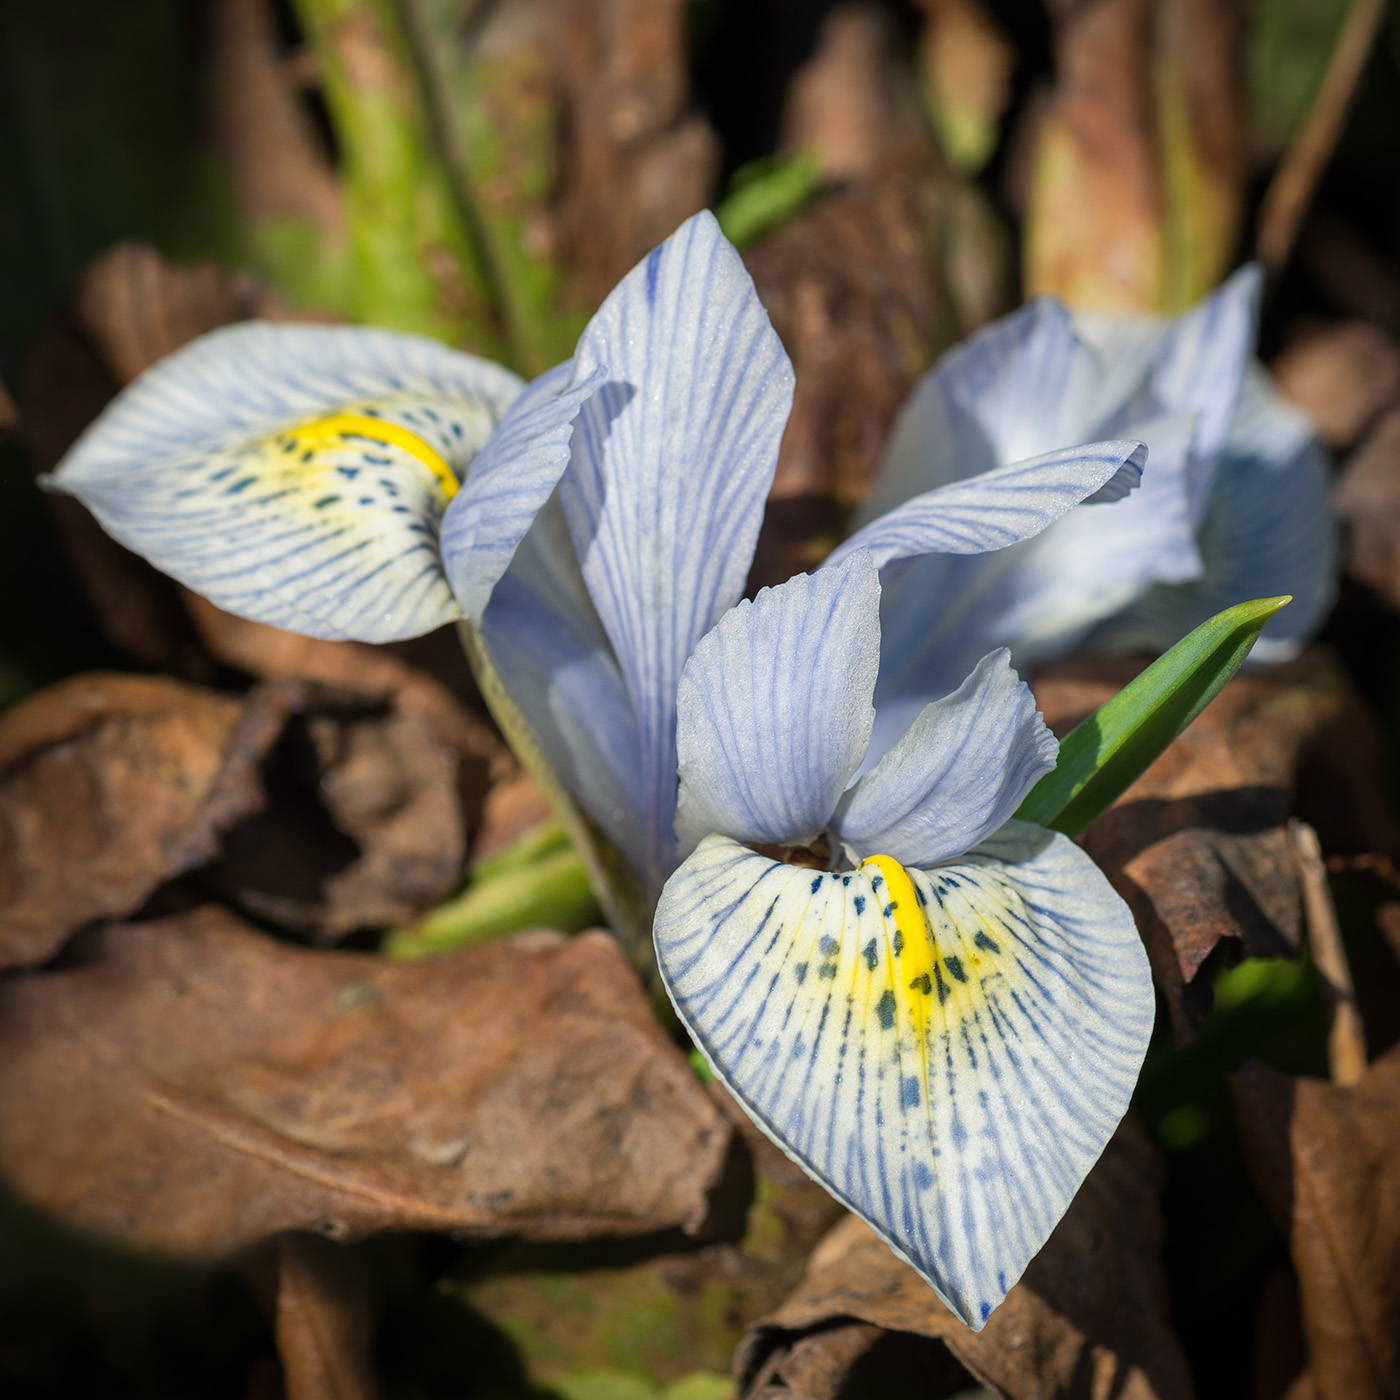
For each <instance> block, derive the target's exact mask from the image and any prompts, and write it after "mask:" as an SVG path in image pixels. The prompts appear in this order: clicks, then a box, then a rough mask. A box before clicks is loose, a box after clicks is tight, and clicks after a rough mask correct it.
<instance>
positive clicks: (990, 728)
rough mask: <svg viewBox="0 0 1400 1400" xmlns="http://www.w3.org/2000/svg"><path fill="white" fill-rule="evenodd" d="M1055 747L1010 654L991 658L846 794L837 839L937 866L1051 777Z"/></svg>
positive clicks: (974, 840)
mask: <svg viewBox="0 0 1400 1400" xmlns="http://www.w3.org/2000/svg"><path fill="white" fill-rule="evenodd" d="M1059 747H1060V746H1059V744H1058V743H1057V742H1056V740H1055V736H1054V735H1053V734H1052V733H1051V732H1050V731H1049V730H1048V729H1047V728H1046V727H1045V721H1044V720H1043V719H1042V718H1041V716H1040V712H1039V711H1038V710H1037V709H1036V707H1035V697H1034V696H1033V695H1032V694H1031V692H1030V687H1029V686H1027V685H1026V683H1025V682H1024V681H1023V680H1022V679H1021V678H1020V677H1019V676H1018V675H1017V674H1016V672H1015V671H1013V670H1012V669H1011V655H1010V653H1009V652H1008V651H1006V650H1005V649H1004V648H1003V649H1002V650H1001V651H995V652H993V653H992V654H991V655H990V656H984V657H983V658H982V660H981V661H980V662H979V663H978V666H977V669H976V670H975V671H974V672H973V673H972V674H971V675H970V676H969V677H968V678H967V679H966V680H965V681H964V682H963V683H962V685H960V686H959V687H958V688H957V690H955V691H954V692H953V693H952V694H951V695H949V696H946V697H945V698H944V699H942V700H937V701H935V702H934V703H933V704H931V705H925V706H924V708H923V710H922V711H921V712H920V714H919V715H918V717H917V718H916V719H915V720H914V722H913V724H911V725H910V726H909V728H908V729H907V730H906V731H905V733H904V734H903V735H902V736H901V737H900V738H899V739H897V740H896V741H895V742H894V744H893V745H892V746H891V747H890V748H889V750H888V751H887V752H886V753H885V755H884V757H883V758H881V759H880V761H879V763H877V764H876V765H875V766H874V767H873V768H872V769H871V771H870V772H868V773H866V774H865V776H864V777H862V778H861V779H860V780H859V781H858V782H857V783H856V784H855V786H854V787H853V788H851V790H850V791H849V792H847V793H846V795H845V796H844V797H843V798H842V799H841V805H840V807H838V808H837V812H836V821H835V828H836V831H837V833H838V834H839V835H840V836H841V839H842V840H843V841H845V842H847V843H848V844H849V845H851V846H853V847H855V848H856V849H857V850H860V851H880V852H881V853H882V854H884V855H888V856H892V857H893V858H894V859H895V860H897V861H899V862H900V863H901V864H903V865H919V866H928V865H936V864H937V863H938V862H939V861H941V860H947V859H949V857H951V856H955V855H957V854H959V853H960V852H962V851H966V850H970V849H971V848H972V847H973V846H975V845H976V844H977V843H978V842H979V841H981V840H983V839H984V838H985V837H987V836H990V835H991V834H992V832H994V831H996V830H997V828H998V827H1000V826H1001V825H1002V824H1003V823H1004V822H1005V821H1006V820H1007V819H1008V818H1009V817H1010V816H1011V815H1012V813H1014V812H1015V810H1016V809H1017V807H1019V806H1020V805H1021V799H1022V798H1023V797H1025V795H1026V794H1027V793H1028V792H1029V791H1030V790H1031V789H1032V788H1033V787H1034V786H1035V785H1036V783H1037V782H1039V781H1040V779H1041V777H1043V776H1044V775H1045V774H1046V773H1049V772H1050V771H1051V770H1052V769H1053V768H1054V767H1055V755H1056V754H1057V753H1058V752H1059ZM715 829H716V830H724V828H722V827H716V828H715ZM732 834H739V833H732Z"/></svg>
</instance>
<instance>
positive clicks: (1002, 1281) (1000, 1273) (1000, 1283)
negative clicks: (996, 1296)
mask: <svg viewBox="0 0 1400 1400" xmlns="http://www.w3.org/2000/svg"><path fill="white" fill-rule="evenodd" d="M997 1287H998V1288H1000V1289H1001V1291H1002V1292H1003V1293H1005V1292H1006V1270H1005V1269H998V1270H997Z"/></svg>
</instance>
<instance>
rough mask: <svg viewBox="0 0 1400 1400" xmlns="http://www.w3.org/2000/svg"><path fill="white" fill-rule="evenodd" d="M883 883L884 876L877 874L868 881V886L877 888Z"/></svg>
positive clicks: (873, 888)
mask: <svg viewBox="0 0 1400 1400" xmlns="http://www.w3.org/2000/svg"><path fill="white" fill-rule="evenodd" d="M884 883H885V877H884V876H883V875H877V876H875V878H874V879H873V880H871V882H870V888H871V889H872V890H878V889H879V888H880V886H881V885H883V884H884Z"/></svg>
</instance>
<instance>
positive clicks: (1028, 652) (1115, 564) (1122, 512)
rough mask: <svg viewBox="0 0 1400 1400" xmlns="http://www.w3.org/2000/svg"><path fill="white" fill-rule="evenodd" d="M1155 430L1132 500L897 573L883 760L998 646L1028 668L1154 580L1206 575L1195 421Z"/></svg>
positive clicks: (880, 720) (888, 598)
mask: <svg viewBox="0 0 1400 1400" xmlns="http://www.w3.org/2000/svg"><path fill="white" fill-rule="evenodd" d="M1146 426H1147V427H1148V428H1149V429H1150V431H1151V433H1152V437H1153V441H1154V443H1155V444H1156V445H1155V446H1154V447H1153V449H1152V456H1151V457H1150V459H1149V464H1148V468H1147V470H1146V471H1145V472H1144V474H1143V479H1142V485H1141V486H1140V487H1139V488H1138V490H1136V491H1135V492H1133V494H1132V495H1131V496H1130V497H1128V499H1126V500H1124V501H1120V502H1118V503H1117V504H1114V505H1111V506H1107V507H1103V506H1094V507H1093V508H1092V509H1083V510H1071V511H1069V512H1068V513H1067V514H1066V515H1064V516H1063V517H1062V518H1061V519H1059V520H1057V521H1055V522H1054V523H1053V524H1052V525H1050V526H1049V527H1048V528H1047V529H1046V530H1045V531H1044V532H1042V533H1041V534H1039V535H1037V536H1036V537H1035V538H1033V539H1030V540H1026V541H1024V542H1022V543H1020V544H1014V545H1012V546H1010V547H1009V548H1007V549H1005V550H1000V551H997V552H994V553H990V554H978V555H946V554H943V555H940V554H930V555H925V556H922V557H920V558H917V559H910V560H907V561H905V562H904V563H901V564H897V565H895V566H894V567H892V568H890V569H887V570H886V571H885V573H884V575H883V576H882V580H881V581H882V583H883V586H884V595H883V597H882V598H881V606H880V618H881V626H882V628H883V631H884V648H883V652H882V655H881V664H880V681H879V685H878V687H877V689H876V695H875V705H876V709H877V711H878V714H877V718H876V723H875V738H874V740H873V742H872V747H871V752H872V755H873V756H875V757H878V756H879V754H881V753H883V752H884V750H885V749H886V748H887V747H888V746H889V745H890V744H891V743H893V742H894V740H895V739H896V738H897V737H898V735H899V734H901V733H902V732H903V731H904V729H905V727H906V726H907V725H908V724H910V723H911V722H912V720H913V717H914V716H915V715H916V714H917V713H918V711H919V710H920V708H922V706H923V705H924V704H925V703H926V702H927V700H928V699H929V697H930V696H939V695H946V694H947V693H948V692H949V691H950V690H952V689H953V688H954V687H955V686H957V685H959V684H961V682H962V679H963V678H964V677H965V676H966V675H967V674H968V672H969V671H970V670H971V669H972V667H973V666H975V665H976V664H977V662H978V661H979V660H980V658H982V657H983V656H985V655H986V654H987V653H988V652H989V651H992V650H993V649H995V648H996V647H1000V646H1007V647H1010V648H1011V659H1012V664H1013V665H1014V666H1016V667H1017V668H1018V669H1021V670H1022V671H1024V670H1025V669H1026V668H1028V667H1030V666H1032V665H1034V664H1035V663H1036V662H1038V661H1042V660H1045V659H1047V658H1052V657H1055V656H1060V655H1064V654H1065V653H1067V652H1069V651H1071V650H1072V649H1073V648H1074V647H1075V646H1077V645H1078V644H1079V643H1080V642H1081V641H1083V639H1084V638H1085V637H1086V636H1087V635H1088V634H1089V632H1090V631H1091V629H1092V628H1093V627H1094V626H1096V625H1097V624H1098V623H1100V622H1102V621H1103V619H1104V618H1106V617H1109V616H1111V615H1113V614H1114V613H1116V612H1117V611H1119V610H1120V609H1122V608H1125V607H1127V606H1129V605H1130V604H1132V603H1133V602H1134V601H1136V600H1137V599H1138V598H1140V597H1141V596H1142V595H1143V593H1144V592H1145V591H1147V590H1148V589H1150V588H1151V587H1152V586H1153V585H1154V584H1157V583H1160V582H1164V581H1170V582H1179V581H1181V580H1185V579H1192V578H1196V577H1198V576H1199V574H1200V572H1201V569H1202V567H1203V566H1202V562H1201V557H1200V553H1199V551H1198V548H1197V544H1196V538H1195V532H1194V531H1193V529H1192V526H1191V519H1190V514H1189V511H1188V508H1187V498H1186V491H1185V488H1184V481H1185V474H1186V470H1187V456H1188V453H1189V450H1190V445H1191V441H1192V436H1193V433H1194V429H1195V424H1194V420H1193V419H1190V418H1183V417H1178V418H1175V419H1166V420H1160V421H1158V422H1155V423H1151V424H1148V425H1146Z"/></svg>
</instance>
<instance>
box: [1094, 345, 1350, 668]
mask: <svg viewBox="0 0 1400 1400" xmlns="http://www.w3.org/2000/svg"><path fill="white" fill-rule="evenodd" d="M1330 485H1331V472H1330V469H1329V466H1328V461H1327V454H1326V452H1324V451H1323V449H1322V446H1321V444H1320V443H1318V441H1317V439H1316V438H1315V437H1314V436H1313V435H1312V430H1311V428H1310V426H1309V425H1308V422H1307V420H1306V419H1305V418H1304V417H1303V415H1302V414H1300V413H1299V412H1298V411H1297V410H1296V409H1295V408H1293V407H1292V406H1291V405H1290V404H1288V403H1287V402H1286V401H1285V400H1284V399H1283V398H1282V397H1281V396H1280V395H1279V394H1278V392H1277V391H1276V390H1274V389H1273V387H1272V386H1271V384H1270V383H1269V380H1268V377H1267V376H1266V375H1265V374H1264V372H1263V371H1262V370H1260V369H1258V368H1257V367H1251V369H1250V371H1249V373H1248V374H1247V375H1246V376H1245V380H1244V383H1243V385H1242V388H1241V392H1240V396H1239V400H1238V402H1237V404H1236V412H1235V417H1234V419H1233V421H1232V425H1231V430H1230V436H1229V438H1228V440H1227V441H1226V444H1225V448H1224V451H1223V453H1222V454H1221V459H1220V467H1219V472H1218V475H1217V477H1216V482H1215V488H1214V490H1213V491H1212V492H1211V496H1210V501H1209V504H1208V506H1207V509H1206V516H1205V520H1204V521H1203V522H1202V525H1201V530H1200V548H1201V556H1202V559H1203V567H1202V570H1201V573H1200V576H1199V577H1198V578H1196V579H1195V580H1194V581H1190V582H1185V583H1182V584H1179V585H1177V586H1174V587H1173V586H1165V585H1164V586H1162V587H1158V588H1154V589H1152V590H1151V591H1150V592H1148V593H1147V594H1145V595H1144V596H1143V597H1142V599H1141V600H1140V601H1139V602H1138V603H1136V604H1135V605H1134V606H1133V607H1131V608H1128V609H1126V610H1125V611H1124V612H1122V613H1121V614H1119V615H1118V616H1115V617H1113V618H1111V619H1110V620H1108V621H1105V622H1104V623H1103V624H1102V625H1101V626H1100V627H1099V628H1098V629H1096V630H1095V631H1094V632H1093V633H1091V634H1090V637H1089V645H1090V646H1092V647H1094V648H1096V649H1099V650H1109V651H1141V650H1146V651H1162V650H1165V649H1166V648H1167V647H1169V646H1172V645H1173V644H1174V643H1176V642H1178V641H1180V640H1181V638H1182V637H1184V636H1185V635H1186V634H1187V633H1188V632H1190V631H1191V629H1192V628H1194V627H1197V626H1199V625H1200V624H1201V623H1202V622H1204V621H1205V620H1206V619H1207V618H1208V617H1213V616H1214V615H1215V614H1216V613H1218V612H1220V611H1221V610H1222V609H1224V608H1228V607H1231V606H1232V605H1233V604H1235V603H1241V602H1244V601H1245V600H1246V599H1247V598H1267V597H1273V596H1276V595H1278V594H1281V593H1289V594H1292V596H1293V602H1292V603H1291V604H1290V605H1289V606H1288V607H1286V608H1284V609H1283V611H1282V612H1281V613H1279V615H1278V616H1277V617H1276V618H1273V619H1271V620H1270V622H1269V624H1268V626H1266V627H1265V629H1264V632H1263V635H1262V636H1261V637H1260V638H1259V640H1258V641H1257V642H1256V643H1255V644H1254V650H1253V652H1252V653H1251V655H1250V660H1251V661H1256V662H1258V661H1264V662H1268V661H1283V660H1287V659H1288V658H1289V657H1291V656H1294V655H1296V654H1297V652H1298V650H1299V648H1300V647H1301V646H1302V644H1303V643H1304V642H1306V641H1307V640H1308V639H1309V638H1310V637H1311V636H1312V635H1313V634H1314V633H1315V632H1316V631H1317V629H1318V628H1319V627H1320V626H1321V625H1322V623H1323V621H1324V620H1325V619H1326V617H1327V613H1328V611H1329V610H1330V608H1331V606H1332V603H1333V601H1334V600H1335V598H1336V594H1337V567H1338V545H1339V539H1338V528H1337V522H1336V520H1335V518H1334V517H1333V514H1332V510H1331V506H1330V504H1329V500H1328V493H1329V491H1330Z"/></svg>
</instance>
